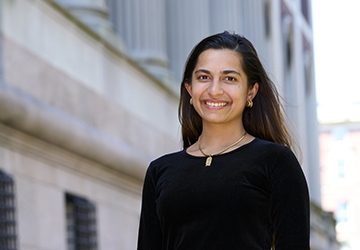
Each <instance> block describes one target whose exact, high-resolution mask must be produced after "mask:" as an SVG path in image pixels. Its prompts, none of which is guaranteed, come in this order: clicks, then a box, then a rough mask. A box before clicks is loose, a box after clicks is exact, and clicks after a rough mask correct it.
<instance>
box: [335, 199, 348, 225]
mask: <svg viewBox="0 0 360 250" xmlns="http://www.w3.org/2000/svg"><path fill="white" fill-rule="evenodd" d="M346 222H348V204H347V202H340V203H339V204H338V206H337V209H336V224H339V223H346Z"/></svg>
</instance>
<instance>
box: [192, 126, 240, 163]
mask: <svg viewBox="0 0 360 250" xmlns="http://www.w3.org/2000/svg"><path fill="white" fill-rule="evenodd" d="M245 135H246V132H245V133H244V134H243V135H242V136H241V137H240V139H239V140H237V141H236V142H234V143H233V144H231V145H229V146H227V147H226V148H224V149H223V150H221V151H219V152H217V153H215V154H205V153H204V151H202V149H201V146H200V139H201V136H199V140H198V143H199V150H200V152H201V153H202V154H203V155H204V156H207V158H206V162H205V167H210V166H211V162H212V157H213V156H216V155H221V154H222V153H224V152H225V151H226V150H228V149H230V148H232V147H235V146H236V145H237V144H239V143H240V142H241V141H242V140H243V139H244V138H245Z"/></svg>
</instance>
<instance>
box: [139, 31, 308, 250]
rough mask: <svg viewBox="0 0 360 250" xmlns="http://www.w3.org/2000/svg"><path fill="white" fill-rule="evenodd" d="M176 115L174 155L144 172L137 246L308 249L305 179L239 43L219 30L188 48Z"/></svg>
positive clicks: (245, 46)
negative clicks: (179, 142) (178, 141)
mask: <svg viewBox="0 0 360 250" xmlns="http://www.w3.org/2000/svg"><path fill="white" fill-rule="evenodd" d="M179 116H180V122H181V125H182V137H183V146H184V149H183V150H182V151H179V152H176V153H172V154H168V155H165V156H162V157H160V158H158V159H156V160H155V161H153V162H151V164H150V166H149V168H148V170H147V173H146V177H145V182H144V188H143V200H142V210H141V218H140V229H139V239H138V249H139V250H141V249H146V250H151V249H154V250H162V249H164V250H165V249H166V250H174V249H184V250H190V249H194V250H202V249H204V250H205V249H221V250H223V249H226V250H232V249H244V250H249V249H259V250H260V249H261V250H265V249H266V250H268V249H270V248H271V247H272V246H274V247H275V249H276V250H285V249H286V250H289V249H291V250H297V249H299V250H300V249H301V250H305V249H310V248H309V194H308V189H307V184H306V180H305V177H304V174H303V172H302V170H301V167H300V165H299V163H298V161H297V159H296V157H295V156H294V154H293V153H292V151H291V150H290V149H289V147H291V146H292V141H291V137H290V135H289V133H288V130H287V128H286V126H285V123H284V119H283V116H282V114H281V104H280V102H279V97H278V93H277V91H276V89H275V86H274V84H273V83H272V82H271V80H270V79H269V78H268V76H267V74H266V72H265V70H264V68H263V66H262V65H261V63H260V60H259V58H258V56H257V53H256V51H255V49H254V47H253V45H252V44H251V43H250V42H249V41H248V40H247V39H245V38H244V37H241V36H239V35H236V34H230V33H228V32H224V33H220V34H216V35H213V36H210V37H208V38H205V39H204V40H202V41H201V42H200V43H199V44H198V45H197V46H196V47H195V48H194V49H193V51H192V52H191V54H190V56H189V58H188V60H187V63H186V67H185V71H184V75H183V80H182V84H181V96H180V105H179Z"/></svg>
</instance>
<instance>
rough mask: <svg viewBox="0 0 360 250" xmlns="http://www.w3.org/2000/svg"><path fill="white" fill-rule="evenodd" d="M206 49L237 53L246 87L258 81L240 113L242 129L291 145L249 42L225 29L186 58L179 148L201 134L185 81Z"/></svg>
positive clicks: (272, 92) (276, 99) (280, 109)
mask: <svg viewBox="0 0 360 250" xmlns="http://www.w3.org/2000/svg"><path fill="white" fill-rule="evenodd" d="M208 49H217V50H221V49H228V50H232V51H235V52H237V53H239V55H240V58H241V59H240V65H241V67H242V68H243V70H244V72H245V74H246V76H247V79H248V83H247V84H248V86H249V87H250V88H251V87H252V86H253V85H254V84H255V83H258V84H259V90H258V92H257V94H256V96H255V98H254V99H253V103H254V105H253V107H252V108H248V107H247V108H245V110H244V113H243V117H242V120H243V125H244V129H245V131H246V132H247V133H249V134H251V135H253V136H255V137H258V138H260V139H264V140H268V141H272V142H276V143H279V144H282V145H285V146H288V147H292V146H293V145H292V144H293V142H292V138H291V135H290V133H289V131H288V129H287V126H286V124H285V120H284V116H283V113H282V112H284V110H283V107H282V105H281V103H280V96H279V94H278V92H277V90H276V87H275V84H274V83H273V82H272V81H271V80H270V78H269V77H268V75H267V73H266V71H265V69H264V67H263V65H262V64H261V62H260V59H259V57H258V55H257V52H256V50H255V48H254V46H253V45H252V43H251V42H250V41H249V40H247V39H246V38H245V37H243V36H241V35H238V34H231V33H229V32H228V31H224V32H223V33H219V34H215V35H212V36H209V37H207V38H205V39H203V40H202V41H201V42H200V43H198V44H197V45H196V46H195V47H194V49H193V50H192V51H191V53H190V55H189V57H188V59H187V61H186V64H185V69H184V72H183V78H182V82H181V89H180V103H179V110H178V111H179V120H180V124H181V132H182V139H183V147H184V148H187V147H189V146H190V145H192V144H193V143H195V142H196V141H197V140H198V138H199V136H200V134H201V133H202V119H201V117H200V116H199V114H198V113H197V112H196V111H195V109H194V107H193V106H192V105H190V98H191V97H190V95H189V93H188V92H187V90H186V88H185V84H186V83H187V84H190V85H191V81H192V74H193V71H194V69H195V67H196V64H197V62H198V58H199V55H200V54H201V53H202V52H204V51H205V50H208Z"/></svg>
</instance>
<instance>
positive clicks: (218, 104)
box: [206, 102, 226, 107]
mask: <svg viewBox="0 0 360 250" xmlns="http://www.w3.org/2000/svg"><path fill="white" fill-rule="evenodd" d="M206 105H209V106H212V107H223V106H225V105H226V102H220V103H219V102H216V103H213V102H206Z"/></svg>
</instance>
